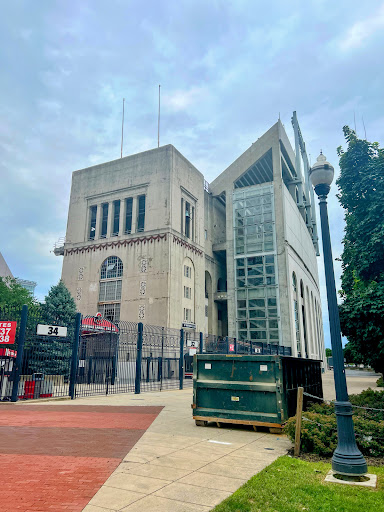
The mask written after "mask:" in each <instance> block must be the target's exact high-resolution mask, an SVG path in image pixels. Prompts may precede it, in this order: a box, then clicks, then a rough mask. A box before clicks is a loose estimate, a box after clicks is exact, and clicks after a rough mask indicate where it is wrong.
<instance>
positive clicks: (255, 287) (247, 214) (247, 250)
mask: <svg viewBox="0 0 384 512" xmlns="http://www.w3.org/2000/svg"><path fill="white" fill-rule="evenodd" d="M273 204H274V203H273V186H272V185H269V184H268V185H264V184H263V185H255V186H252V187H247V188H243V189H241V190H236V191H235V192H234V193H233V208H234V244H235V276H236V283H235V290H236V302H237V307H236V311H237V338H238V339H239V340H252V341H258V342H264V343H279V336H280V335H279V303H278V300H279V297H278V281H277V262H276V233H275V220H274V206H273Z"/></svg>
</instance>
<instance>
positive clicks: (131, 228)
mask: <svg viewBox="0 0 384 512" xmlns="http://www.w3.org/2000/svg"><path fill="white" fill-rule="evenodd" d="M295 160H297V159H296V157H295V153H294V151H293V149H292V148H291V145H290V143H289V140H288V137H287V135H286V133H285V131H284V128H283V125H282V124H281V122H280V121H279V122H277V123H276V124H275V125H274V126H273V127H272V128H270V130H268V131H267V132H266V133H265V134H264V135H263V136H262V137H261V138H259V139H258V140H257V141H256V142H255V143H254V144H252V146H251V147H250V148H249V149H247V150H246V151H245V152H244V153H243V154H242V155H241V156H240V157H239V158H238V159H237V160H236V161H235V162H234V163H233V164H231V165H230V166H229V167H228V168H227V169H226V170H225V171H223V172H222V173H221V174H220V175H219V176H218V177H217V178H216V179H215V180H214V181H213V182H212V183H211V184H210V185H208V184H207V183H206V182H205V181H204V177H203V175H202V174H201V173H200V172H199V171H198V170H197V169H196V168H195V167H194V166H193V165H192V164H191V163H190V162H189V161H188V160H187V159H186V158H184V157H183V155H181V154H180V153H179V152H178V151H177V150H176V149H175V148H174V147H173V146H171V145H167V146H163V147H160V148H157V149H154V150H150V151H146V152H143V153H140V154H137V155H132V156H128V157H125V158H121V159H119V160H115V161H113V162H108V163H105V164H102V165H97V166H93V167H90V168H87V169H83V170H79V171H76V172H74V173H73V177H72V190H71V197H70V205H69V213H68V224H67V233H66V242H65V244H64V245H63V247H61V248H59V249H57V250H55V252H56V254H61V255H63V256H64V261H63V271H62V279H63V280H64V282H65V284H66V285H67V287H68V288H69V290H70V291H71V293H72V295H73V296H74V298H75V300H76V302H77V305H78V309H79V311H81V312H82V313H83V314H87V315H93V314H95V313H96V312H97V311H101V312H102V313H103V314H104V315H105V316H106V317H109V318H111V319H112V320H116V321H117V320H119V319H120V320H126V321H132V322H138V321H142V322H144V323H148V324H151V325H161V326H164V327H171V328H177V329H180V328H181V327H182V324H183V323H187V324H191V326H192V327H194V328H195V329H196V330H197V331H202V332H204V333H207V334H216V335H221V336H231V337H236V338H237V339H238V340H240V341H241V340H246V339H252V340H253V341H260V342H264V343H279V344H280V345H284V346H287V347H291V349H292V354H293V355H300V356H303V357H305V356H309V357H319V358H321V359H324V342H323V334H322V324H321V306H320V293H319V283H318V274H317V262H316V249H315V246H314V245H316V244H315V243H314V236H313V229H312V227H311V224H310V223H309V221H308V217H307V216H306V212H307V211H308V208H309V200H310V199H309V197H304V205H306V207H303V206H302V204H301V203H302V202H303V198H300V194H301V191H302V190H303V189H304V188H303V186H302V178H301V175H300V172H299V171H300V170H299V171H298V172H296V167H295V165H296V166H297V162H296V163H295ZM307 190H308V189H307ZM307 196H308V194H307ZM294 282H295V283H296V285H295V286H294Z"/></svg>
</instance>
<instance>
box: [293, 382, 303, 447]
mask: <svg viewBox="0 0 384 512" xmlns="http://www.w3.org/2000/svg"><path fill="white" fill-rule="evenodd" d="M303 391H304V388H301V387H300V388H298V389H297V408H296V430H295V448H294V451H293V455H294V456H295V457H297V456H298V455H299V453H300V435H301V416H302V412H303Z"/></svg>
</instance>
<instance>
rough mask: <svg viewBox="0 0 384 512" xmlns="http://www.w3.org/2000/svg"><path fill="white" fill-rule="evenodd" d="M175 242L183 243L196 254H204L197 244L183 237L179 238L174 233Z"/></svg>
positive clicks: (182, 244)
mask: <svg viewBox="0 0 384 512" xmlns="http://www.w3.org/2000/svg"><path fill="white" fill-rule="evenodd" d="M173 243H174V244H177V245H181V246H182V247H186V248H187V249H189V250H190V251H192V252H193V253H195V254H198V255H199V256H202V255H203V251H202V250H200V249H198V248H197V247H196V246H195V245H193V244H191V243H189V242H187V241H185V240H183V239H182V238H179V237H178V236H176V235H173Z"/></svg>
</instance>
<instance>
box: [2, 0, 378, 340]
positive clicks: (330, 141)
mask: <svg viewBox="0 0 384 512" xmlns="http://www.w3.org/2000/svg"><path fill="white" fill-rule="evenodd" d="M1 11H2V12H1V21H0V73H1V80H0V92H1V101H0V175H1V191H2V194H1V201H0V210H1V211H0V214H1V219H2V222H1V244H0V251H1V252H2V253H3V256H4V257H5V259H6V261H7V263H8V265H9V266H10V268H11V270H12V272H13V274H14V275H15V276H17V277H21V278H24V279H31V280H35V281H37V282H38V286H37V290H36V292H37V296H38V297H39V298H43V297H44V295H45V294H46V293H47V291H48V290H49V288H50V286H52V285H53V284H56V283H57V281H58V279H59V277H60V273H61V265H62V259H61V258H58V257H55V256H54V254H53V252H50V251H52V248H53V245H54V242H55V241H56V240H57V239H58V238H59V237H61V236H64V235H65V230H66V219H67V208H68V200H69V191H70V184H71V173H72V171H74V170H76V169H81V168H84V167H87V166H89V165H92V164H97V163H102V162H105V161H109V160H113V159H116V158H118V157H119V156H120V142H121V139H120V137H121V109H122V98H123V97H124V98H125V128H124V130H125V132H124V155H129V154H132V153H137V152H140V151H143V150H147V149H151V148H153V147H156V146H157V95H158V84H161V86H162V117H161V137H160V144H161V145H163V144H168V143H171V144H173V145H174V146H176V147H177V148H178V150H179V151H181V152H182V153H183V154H184V155H185V156H186V157H187V158H188V159H189V160H190V161H191V162H192V163H193V164H194V165H195V166H196V167H197V168H198V169H199V170H200V171H201V172H202V173H203V174H204V175H205V177H206V179H207V180H208V181H212V180H213V179H214V178H215V177H216V176H217V175H218V174H219V173H220V172H221V171H222V170H224V169H225V168H226V167H227V166H228V165H229V164H230V163H231V162H232V161H233V160H235V159H236V158H237V157H238V156H239V155H240V154H241V153H242V152H243V151H244V150H245V149H247V148H248V147H249V146H250V145H251V143H252V142H253V141H255V140H256V139H257V138H258V137H259V136H260V135H261V134H263V133H264V132H265V131H266V130H267V129H268V128H269V127H270V126H271V125H272V124H274V123H275V122H276V120H277V119H278V117H279V113H280V117H281V120H282V122H283V123H284V125H285V128H286V130H287V132H288V135H289V136H290V138H291V139H292V128H291V122H290V119H291V115H292V112H293V110H296V111H297V114H298V118H299V122H300V126H301V130H302V133H303V136H304V139H305V141H306V145H307V151H308V152H309V153H310V154H311V160H312V163H313V162H314V160H315V159H316V157H317V155H318V154H319V151H320V149H322V150H323V152H324V154H325V155H326V156H327V158H328V160H329V161H330V162H331V163H332V164H333V165H334V166H335V169H336V171H337V172H338V165H337V163H338V159H337V155H336V148H337V146H339V145H340V144H344V140H343V134H342V127H343V125H345V124H348V125H350V126H351V127H353V126H354V116H355V119H356V127H357V131H358V135H360V136H364V129H363V123H362V118H364V122H365V126H366V132H367V138H368V139H369V140H372V141H379V142H380V143H381V145H382V143H383V140H384V110H383V103H384V99H383V98H384V95H383V75H384V68H383V66H382V64H381V53H382V48H383V43H384V30H383V29H384V2H383V1H370V0H368V1H366V2H357V1H355V2H350V0H349V1H344V0H339V1H338V2H334V1H327V0H317V1H308V0H307V1H294V0H293V1H290V2H286V1H282V0H281V1H269V2H265V1H261V0H259V1H257V2H256V1H251V0H236V1H229V0H227V1H222V0H208V1H207V0H205V1H201V0H193V1H192V0H190V1H185V0H178V1H177V2H176V1H170V0H168V1H162V0H157V1H152V0H150V1H146V2H143V1H141V2H140V1H136V0H125V1H123V0H109V1H108V2H107V1H106V0H104V1H100V0H92V1H81V0H77V1H75V0H72V1H70V0H68V1H66V2H63V1H54V0H49V1H47V0H39V1H38V2H34V1H32V0H30V1H23V0H14V1H13V2H6V3H3V5H2V9H1ZM335 194H336V187H335V186H334V187H333V189H332V191H331V195H330V201H329V208H330V218H331V230H332V240H333V244H334V256H335V257H337V256H339V255H340V253H341V250H342V245H341V239H342V236H343V211H342V209H341V207H340V206H339V204H338V202H337V199H336V197H335ZM318 263H319V271H320V275H321V279H322V292H323V293H322V295H323V299H325V294H324V279H323V278H322V275H323V265H322V260H321V258H319V259H318ZM336 275H337V279H339V276H340V266H339V264H338V263H336ZM323 314H324V319H325V320H326V317H327V307H326V302H325V301H324V300H323ZM325 323H326V325H325V330H326V338H327V339H328V334H327V322H325ZM327 345H329V342H328V341H327Z"/></svg>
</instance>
